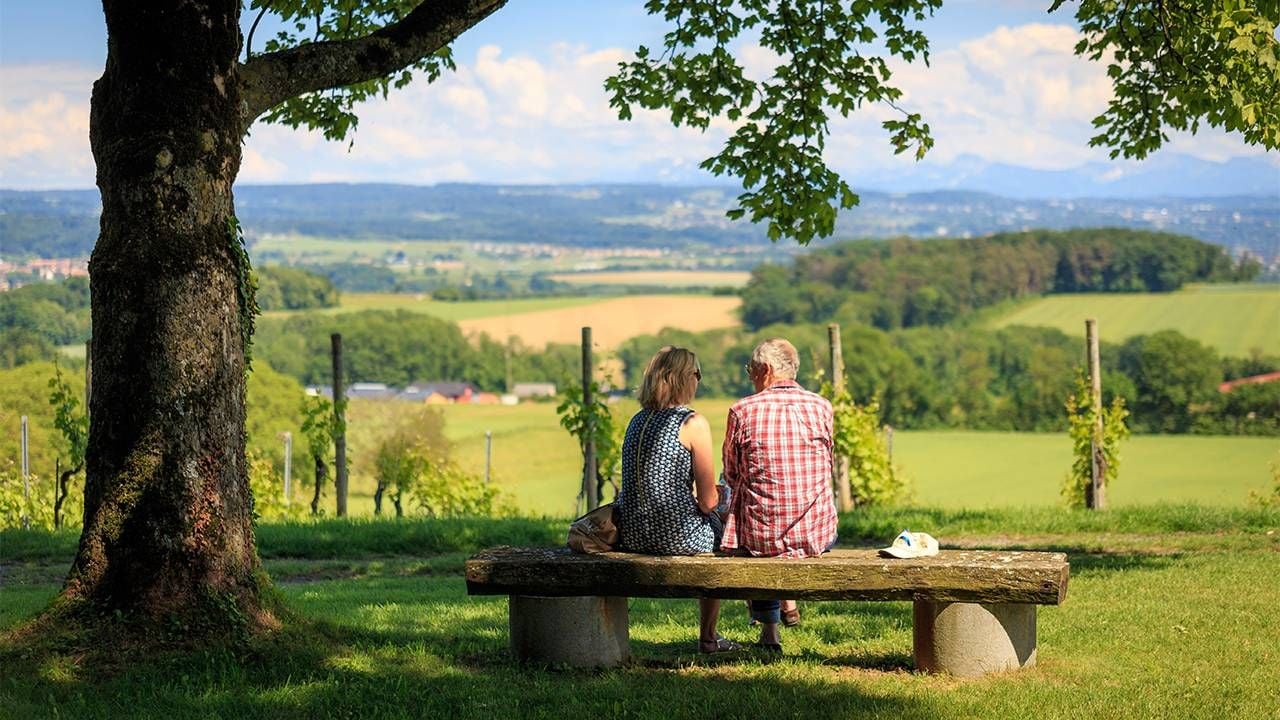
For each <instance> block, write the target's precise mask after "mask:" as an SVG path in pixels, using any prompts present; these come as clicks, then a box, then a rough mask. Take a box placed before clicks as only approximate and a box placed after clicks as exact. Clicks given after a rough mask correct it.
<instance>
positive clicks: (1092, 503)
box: [1084, 318, 1107, 510]
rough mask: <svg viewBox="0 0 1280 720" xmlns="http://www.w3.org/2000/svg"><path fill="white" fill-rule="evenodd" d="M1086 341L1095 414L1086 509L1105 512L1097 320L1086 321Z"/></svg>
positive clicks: (1105, 469) (1100, 364)
mask: <svg viewBox="0 0 1280 720" xmlns="http://www.w3.org/2000/svg"><path fill="white" fill-rule="evenodd" d="M1084 334H1085V339H1086V340H1087V342H1088V344H1089V395H1090V398H1089V400H1090V402H1089V407H1090V409H1091V411H1092V412H1093V439H1092V441H1091V442H1090V455H1091V457H1092V461H1091V462H1090V463H1089V469H1090V482H1089V488H1088V491H1087V492H1086V493H1085V506H1086V507H1088V508H1089V509H1091V510H1102V509H1103V508H1105V507H1106V506H1107V479H1106V478H1107V458H1106V455H1105V454H1104V453H1103V451H1102V442H1103V440H1102V438H1103V432H1102V363H1101V361H1100V359H1099V353H1098V321H1097V320H1095V319H1093V318H1089V319H1088V320H1085V321H1084Z"/></svg>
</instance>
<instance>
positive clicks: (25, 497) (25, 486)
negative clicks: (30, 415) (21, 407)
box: [22, 415, 31, 529]
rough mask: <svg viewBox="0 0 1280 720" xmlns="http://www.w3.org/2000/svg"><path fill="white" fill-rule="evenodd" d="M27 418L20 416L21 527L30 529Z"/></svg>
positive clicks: (29, 472) (29, 464)
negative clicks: (28, 512) (28, 513)
mask: <svg viewBox="0 0 1280 720" xmlns="http://www.w3.org/2000/svg"><path fill="white" fill-rule="evenodd" d="M27 440H28V438H27V416H26V415H23V416H22V527H23V529H28V528H30V527H31V518H30V517H29V516H28V515H27V507H28V506H29V505H30V503H31V462H30V460H29V458H28V456H27Z"/></svg>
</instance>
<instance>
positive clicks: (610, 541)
mask: <svg viewBox="0 0 1280 720" xmlns="http://www.w3.org/2000/svg"><path fill="white" fill-rule="evenodd" d="M614 511H615V508H614V505H613V503H605V504H604V505H601V506H600V507H598V508H596V509H595V510H592V511H591V512H589V513H587V514H586V515H583V516H582V517H580V518H578V519H577V520H574V521H573V524H571V525H570V526H569V539H568V545H569V549H570V550H572V551H574V552H576V553H586V554H593V553H603V552H609V551H611V550H613V546H614V545H617V544H618V524H617V522H615V521H614V517H613V513H614Z"/></svg>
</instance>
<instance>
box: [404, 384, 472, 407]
mask: <svg viewBox="0 0 1280 720" xmlns="http://www.w3.org/2000/svg"><path fill="white" fill-rule="evenodd" d="M475 394H476V388H475V386H474V385H472V384H471V383H465V382H417V383H414V384H412V385H410V386H408V387H406V388H405V389H404V390H403V391H402V392H401V393H400V394H399V395H397V396H396V397H398V398H399V399H401V400H408V401H410V402H422V403H426V404H428V405H449V404H453V403H469V402H471V401H472V398H473V397H474V396H475Z"/></svg>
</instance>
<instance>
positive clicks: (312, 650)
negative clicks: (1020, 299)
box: [0, 547, 1181, 720]
mask: <svg viewBox="0 0 1280 720" xmlns="http://www.w3.org/2000/svg"><path fill="white" fill-rule="evenodd" d="M1057 549H1061V550H1064V551H1067V552H1068V553H1069V554H1070V560H1071V563H1072V570H1073V573H1089V574H1095V573H1096V574H1099V575H1108V574H1112V573H1128V572H1134V571H1156V570H1161V569H1164V568H1167V567H1170V566H1172V565H1175V564H1176V563H1178V562H1179V561H1180V559H1181V556H1179V555H1151V554H1142V553H1128V554H1096V553H1080V552H1076V548H1072V547H1062V548H1057ZM464 593H465V590H464V587H463V582H462V579H461V577H459V576H457V575H443V576H441V575H430V574H425V575H424V574H418V573H414V574H409V575H405V574H397V573H391V574H387V575H380V576H375V577H368V576H366V577H361V578H358V579H325V580H320V581H316V582H307V583H300V584H298V585H296V586H293V587H290V588H288V589H287V591H286V592H285V595H286V597H287V604H288V605H289V606H290V607H291V608H293V609H294V610H295V611H296V612H298V613H299V614H300V615H303V616H306V617H308V618H311V620H309V621H306V622H303V623H298V624H295V625H291V626H289V627H287V628H286V630H285V631H283V632H281V633H280V634H278V635H276V636H274V637H272V638H269V639H263V640H258V641H255V643H254V644H253V646H252V647H251V648H249V649H248V650H247V651H243V652H236V653H232V652H227V651H219V652H198V653H194V654H185V655H178V656H171V657H157V658H148V659H147V660H146V661H143V662H138V663H136V664H134V665H132V666H130V667H128V669H127V670H125V671H124V672H123V674H121V675H117V676H115V677H108V678H102V677H98V676H97V675H96V674H95V672H94V669H93V668H89V667H77V666H76V664H75V660H74V658H70V657H66V656H51V657H44V658H40V657H25V658H23V659H22V661H21V662H16V661H15V658H14V657H0V696H5V697H6V701H5V704H4V710H3V711H0V716H3V715H4V713H5V712H9V713H12V716H13V717H24V718H25V717H30V718H41V717H55V716H60V717H85V718H94V717H120V716H141V717H164V718H166V720H172V719H176V718H185V717H199V718H201V719H202V720H206V719H208V718H222V717H227V718H236V719H237V720H246V719H249V718H259V717H261V718H272V720H281V719H283V718H290V717H300V718H308V720H311V719H314V718H323V717H361V718H364V717H368V718H380V717H434V716H441V717H445V718H447V720H456V719H458V718H470V717H485V718H488V717H513V718H514V717H529V716H535V717H538V716H545V717H574V716H581V715H584V714H585V715H587V716H591V715H596V716H609V717H623V716H627V717H631V716H635V717H661V718H663V720H667V719H669V718H681V717H698V718H706V717H715V716H719V715H726V714H731V715H742V716H753V715H759V716H766V717H773V716H777V717H790V716H797V715H803V716H805V717H818V716H821V717H828V716H831V717H834V716H858V715H862V714H875V715H877V716H878V715H893V716H895V717H901V718H914V717H937V716H940V715H947V714H948V711H949V710H954V708H952V707H950V706H946V707H940V706H937V705H936V703H934V702H933V701H932V700H931V699H930V698H929V697H928V696H922V695H921V694H920V693H910V694H906V693H896V694H895V693H886V692H884V691H883V688H880V689H879V690H877V689H876V688H875V687H872V686H874V685H875V683H874V682H871V683H870V685H868V683H865V682H862V681H855V682H849V681H848V680H847V678H845V679H843V680H842V679H840V678H838V677H832V676H829V675H824V674H821V673H818V674H815V673H814V668H815V667H822V668H830V667H835V668H855V669H861V670H867V671H880V672H889V673H900V672H904V671H910V670H911V669H912V667H913V664H912V660H911V648H910V639H909V638H910V628H911V606H910V603H907V602H891V603H845V602H804V603H802V612H803V618H804V619H803V625H802V626H801V628H799V629H798V630H787V631H784V632H785V635H784V644H786V646H787V648H788V654H787V655H786V657H785V660H784V661H783V662H780V663H770V662H769V660H770V659H769V658H768V657H766V656H761V655H759V654H757V653H750V652H748V653H741V654H737V653H735V654H732V655H730V656H720V657H711V658H704V657H700V656H699V655H698V654H697V653H696V651H695V648H696V645H695V640H696V632H697V631H696V627H697V622H696V621H697V604H696V603H695V602H694V601H692V600H687V601H679V600H675V601H671V600H665V601H659V600H635V601H633V603H632V627H633V628H634V629H637V630H639V631H640V632H638V633H635V634H636V635H640V636H641V637H635V636H634V635H633V640H632V649H633V653H634V656H635V660H634V661H633V662H632V663H631V664H630V665H629V666H627V667H625V668H622V669H618V670H610V671H600V672H587V671H573V670H566V669H546V668H539V667H527V666H521V665H518V664H516V663H514V662H512V661H511V660H510V658H509V655H508V650H507V641H508V639H507V626H506V620H507V604H506V600H505V599H503V598H500V597H499V598H468V597H466V596H465V594H464ZM0 602H5V601H4V600H3V599H0ZM741 605H742V604H741V603H740V602H739V601H726V603H725V611H724V614H723V615H722V621H721V622H722V627H730V628H731V630H730V631H728V632H726V634H731V635H732V636H733V637H735V638H743V637H745V636H748V635H751V636H753V635H754V630H747V629H746V627H745V626H746V619H745V612H744V611H743V608H742V607H741ZM672 626H674V627H676V628H679V630H675V631H673V630H671V628H672ZM667 638H675V639H667ZM793 639H794V642H793ZM869 677H873V675H872V676H869Z"/></svg>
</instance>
